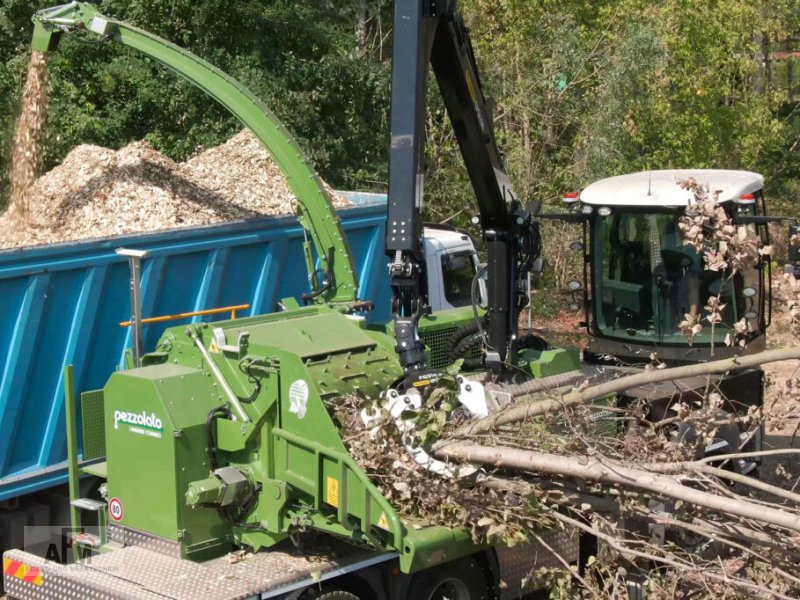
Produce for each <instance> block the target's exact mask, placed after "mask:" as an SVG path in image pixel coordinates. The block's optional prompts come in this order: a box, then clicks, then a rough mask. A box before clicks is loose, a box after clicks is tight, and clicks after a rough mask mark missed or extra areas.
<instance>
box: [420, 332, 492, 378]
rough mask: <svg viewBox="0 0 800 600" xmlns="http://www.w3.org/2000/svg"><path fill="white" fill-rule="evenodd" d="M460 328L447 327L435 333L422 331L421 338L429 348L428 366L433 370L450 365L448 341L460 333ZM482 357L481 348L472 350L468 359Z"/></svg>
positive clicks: (427, 352)
mask: <svg viewBox="0 0 800 600" xmlns="http://www.w3.org/2000/svg"><path fill="white" fill-rule="evenodd" d="M458 329H459V328H458V327H445V328H443V329H437V330H435V331H422V332H420V337H421V338H422V341H423V342H425V346H427V351H426V354H427V357H428V366H429V367H431V368H433V369H442V368H444V367H446V366H447V365H449V364H450V359H449V358H448V356H447V341H448V340H449V339H450V337H451V336H452V335H453V334H454V333H455V332H456V331H458ZM480 355H481V349H480V348H473V349H472V350H470V352H469V354H468V355H467V357H466V358H478V357H479V356H480Z"/></svg>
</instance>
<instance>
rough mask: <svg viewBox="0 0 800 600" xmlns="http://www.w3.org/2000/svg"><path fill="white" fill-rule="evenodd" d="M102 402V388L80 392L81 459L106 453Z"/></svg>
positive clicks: (99, 456)
mask: <svg viewBox="0 0 800 600" xmlns="http://www.w3.org/2000/svg"><path fill="white" fill-rule="evenodd" d="M103 402H104V397H103V390H93V391H91V392H83V393H82V394H81V419H82V428H81V429H82V432H83V460H94V459H95V458H101V457H103V456H105V455H106V431H105V427H104V425H103V423H104V416H103Z"/></svg>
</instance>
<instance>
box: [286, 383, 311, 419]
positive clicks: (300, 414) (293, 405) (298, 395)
mask: <svg viewBox="0 0 800 600" xmlns="http://www.w3.org/2000/svg"><path fill="white" fill-rule="evenodd" d="M307 406H308V384H307V383H306V382H305V381H304V380H302V379H297V380H295V381H294V382H292V385H291V386H290V387H289V412H290V413H294V414H296V415H297V418H298V419H302V418H304V417H305V416H306V407H307Z"/></svg>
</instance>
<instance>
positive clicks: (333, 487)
mask: <svg viewBox="0 0 800 600" xmlns="http://www.w3.org/2000/svg"><path fill="white" fill-rule="evenodd" d="M325 492H326V493H325V502H327V503H328V504H330V505H331V506H335V507H337V508H338V507H339V480H338V479H334V478H333V477H328V485H327V486H326V487H325Z"/></svg>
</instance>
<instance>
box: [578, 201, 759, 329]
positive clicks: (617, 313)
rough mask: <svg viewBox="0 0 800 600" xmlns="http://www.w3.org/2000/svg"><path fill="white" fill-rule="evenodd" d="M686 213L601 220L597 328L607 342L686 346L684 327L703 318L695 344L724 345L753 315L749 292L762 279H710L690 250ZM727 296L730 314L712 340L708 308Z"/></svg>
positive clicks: (619, 215) (717, 275)
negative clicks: (691, 318)
mask: <svg viewBox="0 0 800 600" xmlns="http://www.w3.org/2000/svg"><path fill="white" fill-rule="evenodd" d="M679 218H680V213H676V212H661V213H645V212H633V211H631V212H615V213H614V214H612V215H609V216H606V217H598V218H597V219H596V221H595V223H596V224H595V231H594V242H593V243H594V246H595V247H594V249H593V250H594V256H595V261H594V278H595V286H596V287H595V289H596V295H595V298H594V303H595V305H594V308H595V310H594V312H595V320H596V324H597V327H598V329H599V330H600V332H601V334H602V335H606V336H612V337H622V338H625V339H631V337H633V336H636V337H637V338H638V340H639V341H652V342H654V343H659V342H663V343H673V344H685V343H687V338H686V337H685V336H684V335H683V334H682V333H681V330H680V327H679V324H680V323H681V321H683V320H684V318H685V315H686V314H690V315H699V316H700V317H701V320H700V324H701V325H702V326H703V331H702V332H701V333H700V334H699V335H697V336H696V337H695V339H694V343H695V344H703V343H705V344H709V343H712V341H713V343H715V344H717V343H722V341H723V340H724V339H725V335H726V333H728V331H729V330H730V329H731V328H732V326H733V324H734V323H736V322H737V321H739V320H740V319H741V318H742V317H743V316H744V313H745V311H746V310H747V306H746V302H747V301H749V300H750V299H749V298H745V297H744V295H743V294H742V290H743V288H744V287H754V288H755V287H756V286H757V284H758V272H757V271H756V269H751V271H752V272H751V273H737V274H736V275H734V276H733V277H731V276H730V273H726V272H713V271H705V270H704V269H703V258H702V256H700V255H698V253H697V252H696V251H695V249H694V248H693V247H692V246H684V245H683V239H682V236H681V232H680V230H679V229H678V220H679ZM711 296H720V297H721V302H722V304H724V305H725V306H724V308H723V309H722V311H721V316H722V321H721V322H719V323H717V324H716V326H715V331H714V338H713V340H712V337H711V336H712V332H711V325H710V323H709V322H708V321H707V320H706V319H705V316H706V312H707V311H705V310H704V308H703V307H704V306H705V305H706V304H707V303H708V299H709V298H710V297H711Z"/></svg>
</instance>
